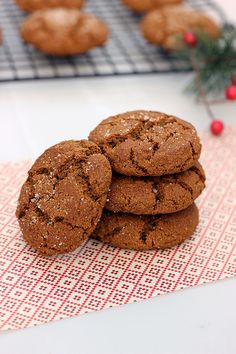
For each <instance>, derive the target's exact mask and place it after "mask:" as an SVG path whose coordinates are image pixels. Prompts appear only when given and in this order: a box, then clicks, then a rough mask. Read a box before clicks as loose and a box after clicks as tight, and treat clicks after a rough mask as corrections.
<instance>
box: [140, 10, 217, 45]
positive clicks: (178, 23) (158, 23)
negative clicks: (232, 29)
mask: <svg viewBox="0 0 236 354" xmlns="http://www.w3.org/2000/svg"><path fill="white" fill-rule="evenodd" d="M141 30H142V32H143V35H144V37H145V38H146V39H147V40H148V41H149V42H151V43H153V44H157V45H159V46H160V47H162V48H164V49H167V50H175V49H177V48H179V46H180V45H181V36H182V35H183V34H184V33H185V32H187V31H191V32H203V33H207V34H208V35H209V36H210V37H212V38H217V37H218V36H219V35H220V27H219V26H218V25H217V24H216V22H215V21H214V20H213V19H212V18H210V17H209V16H207V15H205V14H203V13H201V12H199V11H197V10H195V9H192V8H190V7H187V6H186V7H185V6H167V7H163V8H162V9H158V10H153V11H151V12H149V13H148V14H146V15H145V16H144V18H143V20H142V21H141Z"/></svg>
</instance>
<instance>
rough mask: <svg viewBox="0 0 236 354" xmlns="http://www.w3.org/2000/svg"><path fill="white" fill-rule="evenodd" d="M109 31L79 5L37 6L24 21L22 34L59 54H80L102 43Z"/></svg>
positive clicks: (43, 50)
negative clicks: (36, 9)
mask: <svg viewBox="0 0 236 354" xmlns="http://www.w3.org/2000/svg"><path fill="white" fill-rule="evenodd" d="M108 34H109V31H108V29H107V26H106V25H105V24H104V23H103V22H102V21H101V20H100V19H98V18H97V17H96V16H93V15H89V14H86V13H83V12H81V11H79V10H77V9H66V8H55V9H44V10H38V11H36V12H34V13H32V14H31V15H29V16H28V17H27V18H26V19H25V20H24V22H23V23H22V25H21V36H22V38H23V40H24V41H25V42H26V43H29V44H31V45H32V46H34V47H35V48H37V49H38V50H40V51H42V52H44V53H47V54H51V55H57V56H66V55H76V54H81V53H85V52H87V51H88V50H90V49H92V48H94V47H99V46H102V45H103V44H104V43H105V42H106V40H107V39H108Z"/></svg>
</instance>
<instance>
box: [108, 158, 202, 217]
mask: <svg viewBox="0 0 236 354" xmlns="http://www.w3.org/2000/svg"><path fill="white" fill-rule="evenodd" d="M204 187H205V174H204V171H203V168H202V166H201V165H200V163H198V162H197V163H196V164H195V165H194V166H192V167H190V169H189V170H187V171H184V172H180V173H176V174H173V175H165V176H161V177H127V176H124V175H118V174H115V175H113V177H112V183H111V186H110V189H109V193H108V196H107V203H106V206H105V208H106V209H108V210H110V211H113V212H123V213H131V214H139V215H141V214H149V215H155V214H166V213H175V212H177V211H180V210H183V209H185V208H187V207H188V206H189V205H191V204H192V203H193V202H194V200H195V199H196V198H197V197H198V196H199V195H200V194H201V192H202V191H203V189H204Z"/></svg>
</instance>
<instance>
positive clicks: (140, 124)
mask: <svg viewBox="0 0 236 354" xmlns="http://www.w3.org/2000/svg"><path fill="white" fill-rule="evenodd" d="M89 140H91V141H93V142H95V143H96V144H98V145H99V146H100V148H101V150H102V151H103V153H104V154H105V155H106V157H107V158H108V159H109V160H110V163H111V165H112V167H113V169H114V171H116V172H118V173H121V174H123V175H127V176H162V175H165V174H173V173H178V172H182V171H186V170H188V169H189V168H190V167H191V166H193V165H194V164H195V163H196V161H198V159H199V156H200V153H201V144H200V140H199V137H198V135H197V132H196V130H195V128H194V127H193V126H192V125H191V124H190V123H188V122H186V121H184V120H182V119H179V118H177V117H174V116H171V115H167V114H165V113H161V112H153V111H133V112H127V113H123V114H118V115H116V116H113V117H110V118H107V119H105V120H103V121H102V122H101V123H100V124H98V126H97V127H96V128H95V129H94V130H93V131H92V132H91V133H90V135H89Z"/></svg>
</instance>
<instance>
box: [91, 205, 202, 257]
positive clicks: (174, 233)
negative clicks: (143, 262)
mask: <svg viewBox="0 0 236 354" xmlns="http://www.w3.org/2000/svg"><path fill="white" fill-rule="evenodd" d="M197 224H198V208H197V206H196V205H195V204H192V205H190V206H189V207H188V208H187V209H184V210H181V211H178V212H177V213H173V214H166V215H132V214H125V213H111V212H109V211H104V212H103V215H102V217H101V220H100V222H99V223H98V225H97V227H96V229H95V231H94V233H93V235H92V237H94V238H96V239H98V240H100V241H103V242H106V243H108V244H110V245H112V246H115V247H120V248H128V249H134V250H150V249H158V248H168V247H173V246H176V245H177V244H180V243H181V242H183V241H184V240H186V239H187V238H188V237H190V236H191V235H192V234H193V232H194V230H195V229H196V227H197Z"/></svg>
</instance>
